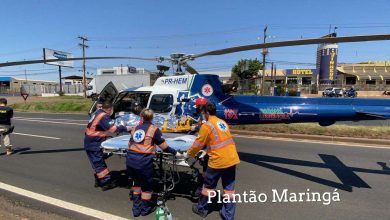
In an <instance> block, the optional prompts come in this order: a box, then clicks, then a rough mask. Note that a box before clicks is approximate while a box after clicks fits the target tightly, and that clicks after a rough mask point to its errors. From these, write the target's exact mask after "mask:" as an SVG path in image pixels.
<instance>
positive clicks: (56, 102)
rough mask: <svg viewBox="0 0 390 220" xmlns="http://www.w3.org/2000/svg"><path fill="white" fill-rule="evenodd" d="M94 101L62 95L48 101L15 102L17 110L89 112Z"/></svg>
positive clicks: (14, 106) (14, 105)
mask: <svg viewBox="0 0 390 220" xmlns="http://www.w3.org/2000/svg"><path fill="white" fill-rule="evenodd" d="M91 105H92V102H91V101H90V100H88V99H84V98H83V97H77V96H61V97H52V98H47V101H38V102H26V103H15V104H13V105H11V106H12V107H13V108H14V109H15V110H16V111H28V112H88V111H89V109H90V107H91Z"/></svg>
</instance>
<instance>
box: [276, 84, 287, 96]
mask: <svg viewBox="0 0 390 220" xmlns="http://www.w3.org/2000/svg"><path fill="white" fill-rule="evenodd" d="M276 91H277V93H278V94H279V95H280V96H284V95H285V94H286V87H285V86H284V85H277V86H276Z"/></svg>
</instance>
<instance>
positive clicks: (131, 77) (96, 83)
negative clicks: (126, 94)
mask: <svg viewBox="0 0 390 220" xmlns="http://www.w3.org/2000/svg"><path fill="white" fill-rule="evenodd" d="M150 80H151V79H150V74H139V73H134V74H133V73H131V74H123V75H116V74H110V75H109V74H107V75H96V76H95V78H93V79H92V81H91V82H90V83H89V84H88V86H87V97H88V98H92V99H94V100H95V99H96V98H97V97H98V96H99V94H100V92H101V91H102V89H103V88H104V87H105V86H106V85H107V84H108V83H109V82H112V83H113V84H114V85H115V87H116V88H117V89H118V91H121V90H125V89H128V88H135V87H140V86H150Z"/></svg>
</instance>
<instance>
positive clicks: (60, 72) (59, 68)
mask: <svg viewBox="0 0 390 220" xmlns="http://www.w3.org/2000/svg"><path fill="white" fill-rule="evenodd" d="M58 74H59V77H60V92H59V93H60V94H59V95H60V96H62V76H61V74H62V71H61V66H58Z"/></svg>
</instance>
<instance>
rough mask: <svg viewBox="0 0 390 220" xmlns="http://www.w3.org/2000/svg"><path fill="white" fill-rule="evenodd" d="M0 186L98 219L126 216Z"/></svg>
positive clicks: (119, 219)
mask: <svg viewBox="0 0 390 220" xmlns="http://www.w3.org/2000/svg"><path fill="white" fill-rule="evenodd" d="M0 188H1V189H4V190H7V191H9V192H12V193H16V194H18V195H21V196H25V197H28V198H31V199H35V200H38V201H41V202H44V203H47V204H50V205H54V206H57V207H60V208H64V209H68V210H71V211H74V212H78V213H81V214H84V215H88V216H92V217H94V218H99V219H118V220H122V219H126V218H123V217H120V216H116V215H112V214H109V213H106V212H102V211H99V210H96V209H91V208H88V207H85V206H81V205H77V204H74V203H70V202H66V201H63V200H60V199H56V198H53V197H49V196H45V195H42V194H38V193H35V192H31V191H28V190H25V189H22V188H18V187H15V186H11V185H8V184H6V183H2V182H0Z"/></svg>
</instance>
